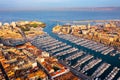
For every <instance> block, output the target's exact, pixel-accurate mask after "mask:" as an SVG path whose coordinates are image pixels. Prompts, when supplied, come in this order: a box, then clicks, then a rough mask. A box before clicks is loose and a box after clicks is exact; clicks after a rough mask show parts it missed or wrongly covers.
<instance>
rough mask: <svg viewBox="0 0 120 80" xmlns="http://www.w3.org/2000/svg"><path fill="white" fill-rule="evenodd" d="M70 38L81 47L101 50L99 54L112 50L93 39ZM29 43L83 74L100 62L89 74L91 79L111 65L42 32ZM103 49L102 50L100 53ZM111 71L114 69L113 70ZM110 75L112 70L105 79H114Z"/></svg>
mask: <svg viewBox="0 0 120 80" xmlns="http://www.w3.org/2000/svg"><path fill="white" fill-rule="evenodd" d="M70 36H71V35H70ZM66 38H67V37H66ZM71 40H72V41H74V42H78V43H79V44H81V46H83V47H88V48H90V49H93V50H96V52H97V51H98V52H100V51H101V54H104V55H107V53H109V52H111V51H112V50H113V48H111V47H107V46H104V45H103V44H98V43H96V42H94V41H89V40H85V39H82V38H80V40H79V39H78V38H76V37H75V38H72V39H71ZM42 41H43V42H42ZM81 41H83V42H81ZM41 42H42V43H41ZM31 43H32V44H34V45H35V46H37V47H38V48H42V49H44V50H45V51H47V52H49V53H50V55H51V56H53V57H57V58H58V59H59V60H63V61H64V62H65V63H66V65H68V66H69V67H71V68H73V69H75V71H77V72H79V73H84V74H85V73H86V72H88V71H89V70H91V69H93V68H94V67H95V66H96V65H98V64H101V65H100V66H98V67H97V69H96V70H95V71H94V72H93V74H92V75H91V77H92V78H93V79H95V78H99V79H101V77H100V76H101V75H102V74H103V73H105V72H106V71H107V69H108V68H109V67H110V66H111V64H108V63H105V62H104V61H103V60H102V59H100V58H96V57H94V55H91V54H88V53H86V52H85V51H82V50H79V49H78V48H76V47H73V46H70V45H68V44H67V43H64V42H63V41H59V40H58V39H55V38H53V37H51V36H50V35H48V34H44V35H42V36H38V37H36V39H35V40H33V41H32V42H31ZM38 43H39V44H38ZM99 45H100V46H99ZM103 46H104V47H103ZM103 50H104V52H103V53H102V51H103ZM74 61H75V62H74ZM83 64H84V65H83ZM81 66H83V67H81ZM113 72H115V71H114V70H113ZM118 72H119V70H118V71H116V72H115V73H116V74H115V75H114V77H115V76H116V75H117V74H118ZM85 75H87V74H85ZM111 75H113V73H112V72H111V73H109V75H106V77H105V80H109V79H111V80H112V79H114V78H111V77H110V76H111Z"/></svg>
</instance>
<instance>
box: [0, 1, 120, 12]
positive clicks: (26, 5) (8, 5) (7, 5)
mask: <svg viewBox="0 0 120 80" xmlns="http://www.w3.org/2000/svg"><path fill="white" fill-rule="evenodd" d="M118 6H120V0H0V10H5V9H7V10H9V9H41V8H56V7H62V8H63V7H118Z"/></svg>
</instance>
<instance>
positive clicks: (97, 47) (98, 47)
mask: <svg viewBox="0 0 120 80" xmlns="http://www.w3.org/2000/svg"><path fill="white" fill-rule="evenodd" d="M58 36H59V37H60V38H63V39H65V40H68V41H71V42H72V43H75V44H77V45H80V46H83V47H85V48H88V49H91V50H94V51H96V52H100V53H101V54H103V55H107V54H110V53H111V52H113V51H115V49H114V48H113V47H108V46H105V45H103V44H101V43H97V42H95V41H91V40H88V39H84V38H79V37H75V36H73V35H70V34H67V35H58ZM73 38H74V39H73Z"/></svg>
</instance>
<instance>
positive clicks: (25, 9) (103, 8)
mask: <svg viewBox="0 0 120 80" xmlns="http://www.w3.org/2000/svg"><path fill="white" fill-rule="evenodd" d="M50 10H52V11H65V10H71V11H82V10H83V11H89V10H90V11H101V10H104V11H112V10H120V6H118V7H114V6H113V7H57V8H54V7H50V8H47V7H44V8H24V9H21V8H18V9H0V11H50Z"/></svg>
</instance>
